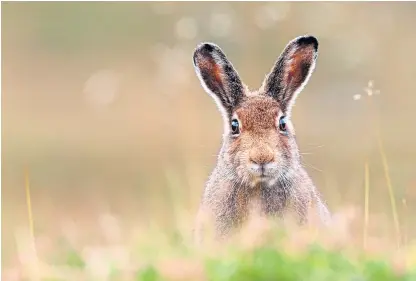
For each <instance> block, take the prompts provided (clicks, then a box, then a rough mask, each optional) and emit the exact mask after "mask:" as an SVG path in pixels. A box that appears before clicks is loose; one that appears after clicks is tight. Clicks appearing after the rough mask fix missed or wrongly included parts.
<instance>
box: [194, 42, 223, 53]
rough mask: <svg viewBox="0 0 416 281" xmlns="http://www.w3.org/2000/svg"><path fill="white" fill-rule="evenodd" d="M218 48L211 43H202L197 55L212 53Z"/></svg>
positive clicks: (197, 49) (196, 51)
mask: <svg viewBox="0 0 416 281" xmlns="http://www.w3.org/2000/svg"><path fill="white" fill-rule="evenodd" d="M217 48H218V47H217V46H216V45H215V44H213V43H209V42H203V43H200V44H199V45H198V46H197V47H196V50H195V53H204V54H206V53H212V52H213V51H214V50H215V49H217Z"/></svg>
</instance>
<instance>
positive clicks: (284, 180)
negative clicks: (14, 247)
mask: <svg viewBox="0 0 416 281" xmlns="http://www.w3.org/2000/svg"><path fill="white" fill-rule="evenodd" d="M316 53H317V41H316V39H315V38H314V37H306V36H305V37H298V38H296V39H295V40H293V41H292V42H290V43H289V44H288V46H287V47H286V49H285V50H284V52H283V53H282V55H281V56H280V58H279V60H278V61H277V62H276V64H275V67H274V68H273V69H272V72H271V73H270V74H269V75H268V76H267V77H266V79H265V82H264V83H263V86H262V87H261V88H260V90H259V91H257V92H252V93H249V92H247V87H246V86H245V85H243V84H242V83H241V82H240V80H239V78H238V74H237V72H236V71H235V70H234V68H233V67H232V65H231V63H230V62H229V61H228V60H227V59H226V57H225V54H224V53H223V52H222V51H221V49H219V47H218V46H216V45H214V44H201V45H200V46H198V48H197V50H196V51H195V54H194V63H195V68H196V70H197V74H198V76H199V78H200V79H201V82H202V83H203V85H204V86H205V88H206V90H207V91H208V92H209V93H210V94H211V95H213V97H214V98H215V99H216V101H217V103H218V105H219V107H220V108H221V109H222V112H223V117H224V121H225V134H224V139H223V145H222V148H221V151H220V153H219V156H218V161H217V165H216V167H215V169H214V171H213V172H212V174H211V176H210V178H209V180H208V182H207V184H206V186H205V190H204V192H203V196H202V201H201V207H200V210H199V212H198V216H197V225H196V229H195V231H196V233H195V234H196V238H197V239H198V240H200V239H201V237H200V235H202V233H201V232H202V231H203V225H204V223H205V222H206V221H207V220H206V219H205V218H206V215H207V214H209V215H210V216H211V219H213V224H214V227H215V234H216V236H217V237H219V238H220V237H226V236H227V235H228V234H229V233H230V232H231V231H232V230H233V229H234V228H235V227H237V226H240V225H241V224H242V223H243V222H244V221H245V220H246V219H247V217H248V216H249V215H250V213H252V212H253V211H256V210H257V211H258V212H259V214H260V215H263V216H277V217H281V218H283V217H284V215H285V214H286V213H287V212H289V211H294V212H295V214H296V217H297V218H298V221H299V223H301V224H303V223H306V222H307V221H308V215H309V213H310V212H309V211H310V210H311V207H312V205H313V203H315V205H316V207H317V211H318V213H319V215H320V217H321V219H322V221H323V222H326V221H327V220H328V218H329V212H328V210H327V208H326V205H325V204H324V203H323V201H322V200H321V198H320V195H319V192H318V191H317V189H316V188H315V186H314V185H313V183H312V180H311V179H310V178H309V176H308V174H307V172H306V170H305V169H304V168H303V166H302V164H301V161H300V154H299V151H298V147H297V144H296V140H295V132H294V130H293V126H292V124H291V122H290V120H289V117H290V110H291V106H292V104H293V102H294V99H295V98H296V95H297V93H298V92H300V90H301V88H302V86H303V85H304V84H306V82H307V80H308V78H309V76H310V73H311V72H312V70H313V66H314V63H315V58H316ZM208 62H209V63H208ZM233 81H234V82H235V83H234V82H233ZM218 101H219V102H218ZM281 116H285V120H286V119H287V123H286V130H284V131H282V130H281V129H280V128H279V120H280V117H281ZM232 119H236V120H238V122H239V133H238V134H234V135H233V134H232V132H231V131H230V123H231V120H232ZM202 217H204V219H202Z"/></svg>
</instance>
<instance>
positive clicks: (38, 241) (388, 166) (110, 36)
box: [1, 2, 416, 281]
mask: <svg viewBox="0 0 416 281" xmlns="http://www.w3.org/2000/svg"><path fill="white" fill-rule="evenodd" d="M1 12H2V90H1V91H2V151H1V152H2V160H1V161H2V171H1V173H2V180H1V185H2V238H1V239H2V280H10V281H13V280H45V281H46V280H287V281H291V280H416V240H415V238H416V219H415V217H413V214H414V213H415V211H416V191H415V190H416V189H415V187H416V176H415V173H414V172H415V169H414V167H415V164H416V162H415V159H416V149H415V145H414V144H415V143H416V131H415V126H414V108H415V106H416V96H415V95H414V94H413V93H414V92H415V91H416V86H415V84H414V81H413V80H414V77H415V75H416V72H415V68H414V65H413V64H412V63H411V60H412V59H413V57H412V54H411V52H410V51H409V50H412V49H415V48H416V36H415V35H414V28H413V26H415V21H416V18H415V17H414V13H415V12H416V5H414V4H413V3H375V2H367V3H328V2H326V3H323V2H322V3H289V2H280V3H277V2H276V3H265V2H264V3H260V2H259V3H254V2H253V3H225V2H224V3H220V2H218V3H207V2H206V3H174V2H157V3H156V2H155V3H150V2H148V3H110V2H107V3H69V2H68V3H46V2H45V3H11V2H2V11H1ZM352 19H354V20H352ZM397 30H400V32H397ZM306 33H310V34H313V35H315V36H316V37H317V38H318V39H319V42H320V51H319V56H318V61H317V66H316V69H315V72H314V73H313V75H312V77H311V80H310V82H309V83H308V85H307V86H306V87H305V89H304V90H303V92H302V93H301V95H300V96H299V99H298V101H297V103H296V105H295V107H294V109H293V117H292V118H293V123H294V126H295V129H296V133H297V140H298V143H299V146H300V150H301V152H302V158H303V161H304V165H305V166H306V168H307V170H308V172H309V173H310V174H311V176H312V178H313V180H314V182H315V184H316V185H317V186H318V188H319V190H320V191H321V193H322V195H323V197H324V198H325V200H326V201H327V203H328V206H329V208H330V210H331V212H333V214H334V225H333V226H332V227H331V228H330V229H324V230H322V229H316V228H314V227H313V226H310V227H309V226H308V227H306V228H299V227H296V226H294V225H292V224H291V223H290V222H285V223H281V222H278V221H270V222H263V221H256V220H253V221H252V222H251V223H249V224H248V225H247V226H246V227H245V228H244V229H243V230H242V231H241V234H240V235H238V236H237V237H235V239H233V240H232V241H230V242H229V243H228V244H226V245H215V244H209V245H205V246H203V247H201V248H198V247H195V246H194V245H193V244H192V239H191V230H192V227H193V222H194V219H195V215H196V211H197V208H198V204H199V200H200V196H201V192H202V189H203V186H204V183H205V181H206V179H207V177H208V175H209V173H210V172H211V170H212V168H213V167H214V165H215V160H216V154H217V153H218V150H219V148H220V144H221V135H222V120H221V116H220V114H219V112H218V109H217V107H216V106H215V104H214V103H213V101H212V99H211V98H210V97H209V96H208V95H207V94H206V93H205V92H204V91H203V89H202V87H201V86H200V84H199V81H198V79H197V77H196V76H195V72H194V69H193V66H192V52H193V50H194V48H195V46H196V45H197V44H198V43H199V42H201V41H212V42H215V43H217V44H218V45H220V46H221V47H222V48H223V50H224V51H225V52H226V54H227V55H228V56H229V58H230V60H231V61H232V62H233V64H234V66H235V67H236V69H237V70H238V72H239V73H240V75H241V77H242V78H243V80H244V81H245V82H246V83H247V84H248V86H249V87H250V88H252V89H254V88H256V87H259V86H260V83H261V81H262V80H263V78H264V75H265V74H266V73H267V72H268V71H269V70H270V68H271V67H272V65H273V63H274V60H275V59H276V58H277V56H278V55H279V54H280V52H281V51H282V49H283V47H284V46H285V44H286V43H287V42H288V41H289V40H291V39H293V38H294V37H296V36H299V35H302V34H306Z"/></svg>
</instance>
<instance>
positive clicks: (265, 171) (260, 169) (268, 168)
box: [248, 162, 277, 181]
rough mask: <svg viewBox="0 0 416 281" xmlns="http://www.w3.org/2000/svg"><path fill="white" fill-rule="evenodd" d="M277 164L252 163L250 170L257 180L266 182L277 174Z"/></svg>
mask: <svg viewBox="0 0 416 281" xmlns="http://www.w3.org/2000/svg"><path fill="white" fill-rule="evenodd" d="M276 167H277V164H276V163H273V162H271V163H267V164H255V163H250V164H249V167H248V170H249V172H250V173H251V174H252V176H254V177H255V178H256V179H258V180H261V181H265V180H270V179H271V178H272V177H273V175H274V174H275V171H276Z"/></svg>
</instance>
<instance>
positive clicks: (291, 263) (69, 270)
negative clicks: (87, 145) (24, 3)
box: [4, 223, 416, 281]
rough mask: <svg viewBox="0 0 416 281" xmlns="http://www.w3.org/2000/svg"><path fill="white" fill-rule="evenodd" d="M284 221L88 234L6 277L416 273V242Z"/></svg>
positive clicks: (241, 279) (399, 276)
mask: <svg viewBox="0 0 416 281" xmlns="http://www.w3.org/2000/svg"><path fill="white" fill-rule="evenodd" d="M279 226H280V224H276V223H275V224H270V227H269V228H268V229H267V230H265V231H263V232H262V233H261V235H259V234H258V233H257V232H256V231H254V229H252V228H251V229H250V227H247V229H245V231H244V232H245V235H244V236H241V237H240V236H239V237H236V238H235V239H233V240H232V241H230V242H229V243H227V244H223V245H215V244H210V245H204V246H202V247H195V246H194V245H193V244H192V243H191V242H190V239H189V237H188V236H187V235H186V234H185V232H183V231H179V230H178V231H176V232H175V233H170V232H162V231H160V230H157V229H155V230H147V231H146V233H143V237H145V239H138V238H137V237H136V238H135V239H125V240H124V239H123V240H121V241H117V242H113V243H103V244H99V245H98V244H96V243H94V242H93V241H90V243H91V244H90V245H88V246H84V247H79V248H77V247H72V246H71V247H62V246H61V249H60V250H62V249H65V250H64V251H61V254H60V256H59V258H56V257H55V258H51V257H43V258H40V259H39V260H38V261H37V262H38V264H37V269H38V270H37V271H34V270H33V267H30V266H29V265H28V264H26V265H21V266H20V267H19V268H16V269H15V275H16V277H15V279H13V278H10V276H8V278H6V279H7V280H11V281H12V280H143V281H153V280H155V281H156V280H213V281H214V280H215V281H217V280H218V281H226V280H227V281H228V280H230V281H234V280H235V281H237V280H238V281H245V280H247V281H248V280H282V281H285V280H286V281H292V280H293V281H295V280H311V281H312V280H319V281H325V280H328V281H329V280H374V281H376V280H377V281H383V280H403V281H404V280H409V281H410V280H416V267H415V266H414V265H413V266H412V265H411V264H410V262H411V257H414V256H415V254H416V252H415V251H414V250H413V252H411V251H410V250H409V252H407V253H403V252H401V253H398V252H395V251H394V250H392V251H391V252H390V254H389V255H383V254H382V253H371V252H363V251H362V250H361V249H359V248H358V247H357V248H356V249H354V247H351V246H350V245H347V244H342V243H340V241H339V240H338V239H337V238H335V237H337V235H336V234H335V233H332V232H331V233H330V234H329V233H326V231H324V232H320V234H319V235H318V236H315V237H312V236H311V235H310V229H304V230H302V229H297V228H296V229H295V228H293V229H292V230H293V231H292V232H291V231H287V229H291V228H286V230H285V231H283V230H282V228H280V227H279ZM250 230H251V231H252V233H249V232H248V231H250ZM250 234H252V235H250ZM384 246H385V245H380V248H382V247H383V248H384ZM393 248H394V247H393ZM415 249H416V248H415ZM17 272H18V273H17ZM8 274H10V272H9V273H8ZM4 276H5V275H4ZM17 276H18V277H17ZM6 279H5V280H6Z"/></svg>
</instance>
